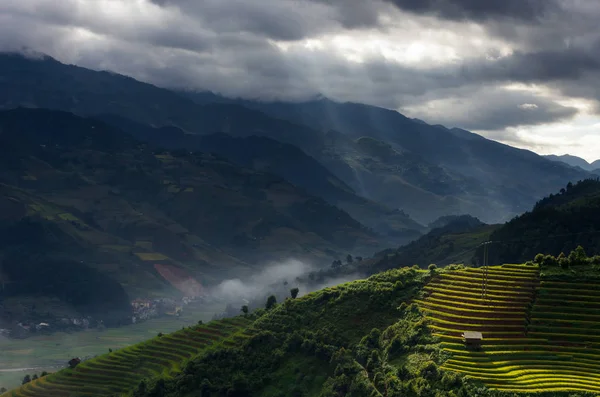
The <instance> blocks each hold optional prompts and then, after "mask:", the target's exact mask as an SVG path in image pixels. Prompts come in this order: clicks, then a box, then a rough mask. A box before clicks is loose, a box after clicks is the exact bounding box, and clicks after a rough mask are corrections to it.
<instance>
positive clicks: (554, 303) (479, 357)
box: [417, 265, 600, 393]
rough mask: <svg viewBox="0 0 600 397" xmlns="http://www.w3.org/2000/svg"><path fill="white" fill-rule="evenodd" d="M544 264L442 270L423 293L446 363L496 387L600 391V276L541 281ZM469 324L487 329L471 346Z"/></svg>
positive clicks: (471, 327) (422, 302) (421, 302)
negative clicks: (592, 279) (596, 279)
mask: <svg viewBox="0 0 600 397" xmlns="http://www.w3.org/2000/svg"><path fill="white" fill-rule="evenodd" d="M539 273H540V272H539V268H538V267H537V266H525V265H504V266H493V267H489V268H488V272H487V280H488V281H487V284H486V288H485V293H484V291H483V286H484V283H483V279H484V272H483V270H482V268H469V269H464V270H459V271H456V272H447V273H441V274H439V275H437V276H436V277H434V278H433V279H432V280H431V282H429V283H428V285H427V286H425V288H424V290H425V294H426V297H425V298H423V299H421V300H418V301H417V303H418V304H419V305H420V306H421V308H422V310H423V311H424V313H425V314H426V318H427V319H428V320H429V323H430V328H431V329H432V331H433V332H434V335H436V336H438V337H439V338H440V339H441V340H442V348H443V350H444V351H445V352H447V353H450V354H451V356H450V359H448V360H447V361H446V362H445V363H444V364H443V365H442V366H441V369H443V370H449V371H454V372H458V373H461V374H465V375H467V377H469V378H471V379H474V380H476V381H481V382H482V383H483V384H485V385H486V386H487V387H488V388H490V389H496V390H502V391H511V392H528V393H535V392H571V391H587V392H598V393H600V332H599V331H598V330H599V329H600V283H571V282H559V281H540V274H539ZM466 331H476V332H481V335H482V340H481V341H480V342H479V343H480V345H478V346H477V345H476V346H467V345H466V344H465V343H464V340H463V337H462V335H463V333H464V332H466Z"/></svg>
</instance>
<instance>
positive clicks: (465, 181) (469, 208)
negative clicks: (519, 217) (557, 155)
mask: <svg viewBox="0 0 600 397" xmlns="http://www.w3.org/2000/svg"><path fill="white" fill-rule="evenodd" d="M189 95H190V97H192V98H194V95H197V94H189ZM209 98H211V97H210V96H206V95H200V99H199V101H207V100H214V99H209ZM238 103H242V104H243V105H245V106H248V107H251V108H253V109H257V110H260V111H262V112H265V113H267V114H269V115H271V116H274V117H279V118H282V119H285V120H290V121H294V122H297V123H302V124H306V125H308V126H310V127H313V128H315V129H317V130H322V131H325V132H328V134H329V135H330V136H332V137H333V136H338V135H341V136H342V137H343V138H346V139H352V140H357V139H360V138H361V137H369V138H372V139H374V140H377V141H380V142H384V143H386V144H390V145H391V147H392V149H393V150H394V151H396V152H397V153H398V155H397V156H404V157H407V158H410V159H411V162H412V163H413V164H414V165H415V166H416V169H411V168H409V169H408V170H407V169H405V170H404V171H402V172H400V173H398V172H396V174H398V175H400V176H402V178H401V179H402V182H403V183H404V185H405V186H401V185H400V184H398V185H397V187H396V188H394V185H390V186H389V187H388V189H387V190H384V189H382V190H380V191H377V190H374V192H373V193H372V195H371V196H370V197H372V198H373V199H375V200H378V201H381V202H383V203H386V204H387V203H389V200H390V198H389V197H387V196H386V192H387V191H390V190H391V191H395V193H396V192H397V194H398V195H400V194H401V192H404V194H410V193H411V192H412V193H413V194H416V193H414V192H415V190H414V188H411V186H413V187H419V188H421V189H424V190H426V191H428V192H431V193H433V194H434V196H429V197H426V196H420V199H421V200H427V202H428V203H429V204H430V206H431V207H432V208H434V209H436V205H435V204H436V202H439V201H440V200H442V199H445V202H444V203H443V205H444V206H445V207H446V208H449V209H451V211H452V212H447V213H446V214H450V213H451V214H461V213H470V214H472V215H474V216H477V217H479V218H480V219H482V220H484V221H485V222H489V223H497V222H500V221H506V220H508V219H509V218H510V217H511V216H514V215H516V214H519V213H521V212H523V211H525V210H526V209H527V208H529V207H530V206H531V205H533V204H534V203H535V201H536V200H537V199H538V198H539V197H542V196H544V195H547V194H549V193H551V192H553V191H556V190H558V189H559V188H560V187H561V186H564V185H565V184H566V183H567V182H569V181H574V180H579V179H582V178H584V177H586V175H587V174H586V172H584V171H581V170H574V169H572V168H571V167H568V166H567V165H565V164H562V163H557V162H553V161H550V160H548V159H545V158H543V157H541V156H538V155H536V154H535V153H532V152H530V151H526V150H521V149H516V148H513V147H510V146H507V145H503V144H500V143H498V142H495V141H491V140H488V139H485V138H483V137H481V136H479V135H476V134H473V133H470V132H468V131H465V130H462V129H459V128H452V129H448V128H445V127H443V126H439V125H429V124H427V123H425V122H423V121H420V120H415V119H410V118H408V117H405V116H403V115H402V114H400V113H398V112H396V111H392V110H388V109H383V108H378V107H375V106H368V105H364V104H358V103H337V102H334V101H330V100H328V99H320V100H315V101H309V102H303V103H281V102H276V103H260V102H249V101H238ZM336 132H337V135H336ZM337 139H342V138H337ZM336 153H337V154H338V155H339V156H340V157H342V158H346V160H347V162H348V163H349V164H351V166H352V167H353V168H354V169H357V168H358V167H357V165H356V164H355V162H356V160H351V159H350V158H351V157H355V156H350V155H348V154H347V149H346V148H344V147H338V150H337V152H336ZM372 161H375V162H377V167H378V170H377V171H380V170H379V169H380V168H382V167H383V166H384V165H387V166H389V161H386V160H382V158H381V157H375V158H372V159H371V160H368V159H366V160H365V161H361V164H362V166H363V167H366V168H367V169H369V171H370V173H372V174H373V173H374V174H378V172H376V171H375V170H374V169H373V167H372V166H371V165H370V164H369V162H372ZM436 167H437V168H438V169H439V171H437V172H435V173H431V172H423V170H424V169H425V170H426V169H432V168H433V169H435V168H436ZM407 172H408V173H407ZM413 172H420V173H421V174H420V175H419V178H418V180H419V181H420V183H423V182H425V181H426V182H427V183H429V185H425V186H423V185H422V184H419V183H417V184H415V183H414V182H413V181H412V180H411V179H410V175H411V173H413ZM386 174H388V173H387V172H386ZM367 176H369V175H366V174H365V178H366V177H367ZM373 177H374V176H371V178H373ZM388 179H389V177H388ZM399 182H400V181H399V180H398V181H396V183H399ZM407 184H408V185H409V186H406V185H407ZM447 184H449V186H447ZM442 187H443V188H444V189H441V188H442ZM395 189H397V190H395ZM440 189H441V190H440ZM448 189H450V190H448ZM413 211H414V212H411V211H409V214H411V215H414V216H415V217H416V218H417V219H418V220H421V221H424V222H431V221H433V220H434V219H435V218H437V217H439V216H441V215H446V214H444V213H441V212H440V211H439V210H436V211H432V212H431V213H430V214H428V215H425V214H423V213H422V211H421V210H420V209H417V208H415V209H413ZM417 214H418V215H417ZM419 215H420V216H419ZM498 215H502V216H498Z"/></svg>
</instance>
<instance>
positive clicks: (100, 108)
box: [0, 54, 589, 224]
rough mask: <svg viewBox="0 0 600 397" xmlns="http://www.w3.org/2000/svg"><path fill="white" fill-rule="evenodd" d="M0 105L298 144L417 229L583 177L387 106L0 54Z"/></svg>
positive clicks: (493, 216)
mask: <svg viewBox="0 0 600 397" xmlns="http://www.w3.org/2000/svg"><path fill="white" fill-rule="evenodd" d="M0 77H1V79H0V107H4V108H12V107H16V106H28V107H44V108H50V109H57V110H65V111H69V112H73V113H76V114H80V115H84V116H98V115H116V116H120V117H124V118H126V119H129V120H132V121H135V122H137V123H142V124H146V125H149V126H152V127H157V128H161V127H173V126H174V127H177V128H179V129H181V130H182V131H184V132H185V133H186V134H196V135H207V134H213V133H226V134H228V135H231V136H233V137H248V136H252V135H257V136H261V137H267V138H272V139H275V140H277V141H279V142H282V143H288V144H292V145H295V146H297V147H298V148H299V149H301V150H302V151H304V152H305V153H306V154H307V155H309V156H311V157H313V158H314V159H315V160H317V161H318V162H319V163H320V164H321V165H323V166H324V167H325V168H327V169H328V170H329V171H330V172H331V173H332V174H333V175H335V176H336V177H337V178H338V179H339V180H341V181H342V182H344V183H345V184H346V185H347V186H348V187H350V188H351V189H352V190H354V192H356V193H357V194H358V195H360V196H363V197H365V198H368V199H370V200H372V201H375V202H378V203H379V204H381V205H384V206H386V207H388V208H390V209H392V210H393V209H401V210H402V211H404V212H405V213H406V214H407V215H409V216H410V217H411V218H413V219H414V220H416V221H417V222H419V223H421V224H427V223H429V222H431V221H434V220H435V219H437V218H438V217H440V216H443V215H460V214H464V213H470V214H472V215H474V216H477V217H478V218H480V219H482V220H483V221H485V222H501V221H506V220H508V219H510V218H511V217H513V216H515V215H517V214H520V213H522V212H523V211H525V210H526V209H527V208H529V207H530V206H531V205H533V203H535V201H536V200H538V199H539V198H540V197H543V196H544V195H546V194H549V193H550V192H553V191H556V190H557V189H559V188H560V187H562V186H564V185H566V183H568V182H569V181H575V180H579V179H582V178H585V177H587V176H589V174H588V173H587V172H585V171H581V170H576V169H573V168H572V167H568V166H566V165H564V164H561V163H558V162H553V161H549V160H548V159H544V158H542V157H540V156H538V155H536V154H535V153H532V152H529V151H526V150H520V149H515V148H512V147H510V146H507V145H503V144H500V143H498V142H495V141H491V140H488V139H485V138H483V137H481V136H479V135H476V134H473V133H470V132H468V131H465V130H461V129H456V128H454V129H448V128H445V127H443V126H439V125H428V124H426V123H424V122H422V121H420V120H415V119H410V118H407V117H405V116H403V115H401V114H400V113H398V112H396V111H392V110H388V109H382V108H378V107H374V106H368V105H362V104H356V103H337V102H333V101H330V100H328V99H319V100H315V101H309V102H304V103H261V102H249V101H244V100H232V99H227V98H222V97H219V96H216V95H214V94H210V93H209V94H207V93H176V92H173V91H170V90H167V89H162V88H158V87H156V86H153V85H151V84H146V83H142V82H139V81H136V80H134V79H132V78H129V77H126V76H121V75H118V74H115V73H112V72H97V71H92V70H89V69H85V68H81V67H77V66H73V65H64V64H62V63H60V62H58V61H56V60H54V59H52V58H50V57H45V58H42V59H39V58H36V59H29V58H26V57H23V56H21V55H18V54H2V55H0Z"/></svg>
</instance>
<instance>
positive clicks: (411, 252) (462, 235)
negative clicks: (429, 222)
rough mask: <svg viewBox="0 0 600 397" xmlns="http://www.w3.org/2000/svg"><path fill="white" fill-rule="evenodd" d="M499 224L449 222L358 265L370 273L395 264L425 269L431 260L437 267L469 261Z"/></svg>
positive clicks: (469, 262) (470, 261) (467, 262)
mask: <svg viewBox="0 0 600 397" xmlns="http://www.w3.org/2000/svg"><path fill="white" fill-rule="evenodd" d="M499 227H500V225H484V224H467V225H463V224H456V223H450V224H448V225H445V226H444V227H442V228H437V229H434V230H432V231H430V232H429V233H427V234H425V235H423V236H422V237H420V238H418V239H417V240H415V241H413V242H411V243H409V244H407V245H405V246H402V247H400V248H398V249H396V250H386V251H383V252H381V253H380V254H378V255H376V256H375V257H374V258H373V259H370V260H368V261H364V262H363V263H362V264H361V267H363V268H366V269H368V271H369V272H376V271H382V270H385V269H390V268H394V267H398V266H413V265H418V266H419V267H421V268H425V267H427V266H428V265H429V264H431V263H435V264H438V265H440V266H444V265H448V264H451V263H464V264H471V263H472V262H473V260H474V259H473V258H474V254H475V249H476V248H477V246H479V245H480V244H481V243H483V242H484V241H487V240H489V238H490V236H491V234H492V233H493V232H494V231H495V230H497V229H498V228H499Z"/></svg>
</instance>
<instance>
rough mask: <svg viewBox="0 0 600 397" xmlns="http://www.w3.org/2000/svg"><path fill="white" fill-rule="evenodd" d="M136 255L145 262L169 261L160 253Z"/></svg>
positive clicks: (137, 253)
mask: <svg viewBox="0 0 600 397" xmlns="http://www.w3.org/2000/svg"><path fill="white" fill-rule="evenodd" d="M135 254H136V255H137V257H138V258H140V259H141V260H143V261H164V260H166V259H169V258H168V257H167V256H165V255H163V254H161V253H159V252H136V253H135Z"/></svg>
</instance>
